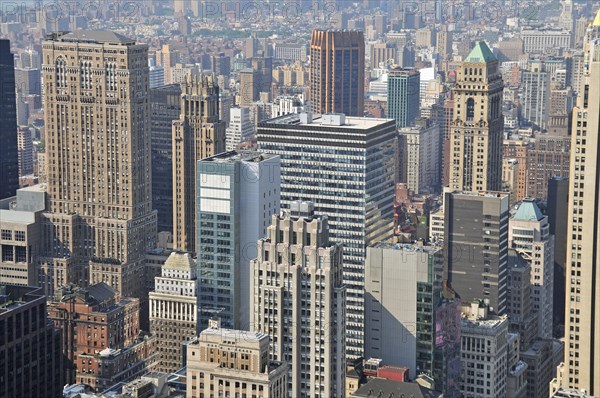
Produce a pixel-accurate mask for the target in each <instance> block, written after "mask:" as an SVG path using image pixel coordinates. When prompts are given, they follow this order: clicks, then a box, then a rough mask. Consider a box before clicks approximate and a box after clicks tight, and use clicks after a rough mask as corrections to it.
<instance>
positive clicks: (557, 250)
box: [547, 177, 569, 325]
mask: <svg viewBox="0 0 600 398" xmlns="http://www.w3.org/2000/svg"><path fill="white" fill-rule="evenodd" d="M568 211H569V179H568V178H564V177H555V178H551V179H550V180H549V181H548V201H547V214H548V223H549V224H550V234H552V235H554V304H553V308H554V315H553V318H554V322H555V324H558V325H564V324H565V286H566V283H565V282H566V279H565V278H566V274H565V269H566V262H567V235H568V233H569V232H568V230H567V226H568V225H567V224H568V222H569V220H568V219H569V216H568V215H569V213H568Z"/></svg>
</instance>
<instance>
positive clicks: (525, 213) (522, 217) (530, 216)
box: [513, 199, 544, 221]
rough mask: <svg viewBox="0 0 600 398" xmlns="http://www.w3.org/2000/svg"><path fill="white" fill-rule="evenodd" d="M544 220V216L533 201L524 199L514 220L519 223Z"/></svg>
mask: <svg viewBox="0 0 600 398" xmlns="http://www.w3.org/2000/svg"><path fill="white" fill-rule="evenodd" d="M542 218H544V215H543V214H542V211H541V210H540V208H539V207H538V205H537V204H535V202H534V200H533V199H524V200H523V202H521V204H520V205H519V208H518V209H517V212H516V213H515V215H514V216H513V219H514V220H519V221H540V220H541V219H542Z"/></svg>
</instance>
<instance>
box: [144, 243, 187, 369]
mask: <svg viewBox="0 0 600 398" xmlns="http://www.w3.org/2000/svg"><path fill="white" fill-rule="evenodd" d="M161 271H162V272H161V275H160V276H157V277H155V278H154V282H155V285H154V291H153V292H150V293H149V299H150V332H151V333H153V334H154V335H156V338H157V343H158V347H157V348H158V356H159V363H158V366H157V367H156V368H155V370H157V371H159V372H165V373H174V372H176V371H177V370H178V369H180V368H182V367H183V366H185V364H183V363H182V358H183V353H182V352H181V350H182V346H183V343H185V342H186V341H189V340H191V339H192V338H194V337H196V335H197V334H198V331H199V330H198V301H197V296H198V281H197V280H196V274H197V266H196V262H195V261H194V259H192V256H191V255H190V253H176V252H174V253H171V255H170V256H169V258H168V259H167V261H166V262H165V263H164V265H163V266H162V270H161Z"/></svg>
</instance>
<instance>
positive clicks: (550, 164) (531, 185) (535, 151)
mask: <svg viewBox="0 0 600 398" xmlns="http://www.w3.org/2000/svg"><path fill="white" fill-rule="evenodd" d="M570 156H571V137H570V136H557V135H548V134H538V135H536V137H535V142H533V143H532V144H531V145H530V146H529V148H528V149H527V182H526V184H527V185H526V188H527V196H528V197H530V198H537V199H544V200H545V199H547V198H548V196H547V194H548V181H549V180H550V179H552V178H554V177H569V160H570Z"/></svg>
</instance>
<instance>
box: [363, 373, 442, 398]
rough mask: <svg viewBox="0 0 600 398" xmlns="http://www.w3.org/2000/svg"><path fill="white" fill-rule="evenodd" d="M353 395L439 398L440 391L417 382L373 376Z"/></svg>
mask: <svg viewBox="0 0 600 398" xmlns="http://www.w3.org/2000/svg"><path fill="white" fill-rule="evenodd" d="M352 396H353V397H390V396H394V397H414V398H440V397H442V396H443V395H442V393H441V392H439V391H434V390H430V389H428V388H425V387H423V386H420V385H419V384H417V383H402V382H398V381H393V380H387V379H380V378H374V379H371V380H369V381H368V382H367V383H366V384H365V385H363V386H362V387H360V388H359V389H358V390H356V392H355V393H354V394H352Z"/></svg>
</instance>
